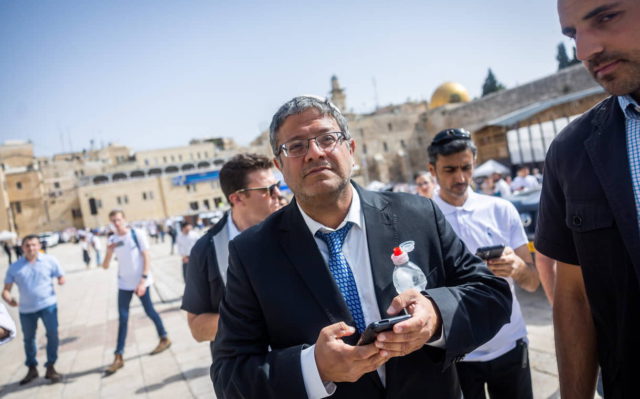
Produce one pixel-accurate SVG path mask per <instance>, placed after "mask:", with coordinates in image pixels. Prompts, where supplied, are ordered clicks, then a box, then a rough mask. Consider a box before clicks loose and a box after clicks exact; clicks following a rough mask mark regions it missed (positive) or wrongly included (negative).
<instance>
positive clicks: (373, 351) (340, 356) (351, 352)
mask: <svg viewBox="0 0 640 399" xmlns="http://www.w3.org/2000/svg"><path fill="white" fill-rule="evenodd" d="M355 332H356V329H355V328H354V327H351V326H348V325H347V324H345V323H344V322H339V323H336V324H332V325H330V326H327V327H325V328H323V329H322V330H320V335H319V336H318V340H317V341H316V346H315V359H316V366H317V367H318V372H319V374H320V378H321V379H322V381H323V382H325V383H326V382H354V381H357V380H358V379H359V378H360V377H362V376H363V375H364V374H366V373H369V372H371V371H374V370H375V369H377V368H378V367H380V366H382V365H383V364H384V363H385V362H386V361H387V360H389V354H388V353H387V352H386V351H384V350H380V349H378V348H377V347H376V346H375V345H373V344H369V345H361V346H352V345H349V344H346V343H345V342H344V341H343V340H342V337H348V336H350V335H353V334H354V333H355Z"/></svg>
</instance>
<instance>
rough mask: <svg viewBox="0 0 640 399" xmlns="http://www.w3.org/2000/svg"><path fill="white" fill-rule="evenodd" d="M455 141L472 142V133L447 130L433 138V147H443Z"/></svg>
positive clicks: (461, 130) (463, 130) (462, 130)
mask: <svg viewBox="0 0 640 399" xmlns="http://www.w3.org/2000/svg"><path fill="white" fill-rule="evenodd" d="M453 140H471V133H469V132H468V131H467V130H465V129H447V130H443V131H441V132H439V133H438V134H436V136H435V137H434V138H433V141H432V142H431V145H443V144H446V143H448V142H450V141H453Z"/></svg>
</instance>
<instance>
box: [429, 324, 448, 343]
mask: <svg viewBox="0 0 640 399" xmlns="http://www.w3.org/2000/svg"><path fill="white" fill-rule="evenodd" d="M438 334H439V335H440V338H438V339H436V340H435V341H429V342H427V343H426V344H425V345H427V346H433V347H434V348H444V345H445V344H446V343H447V342H446V340H445V338H444V333H443V331H442V325H440V331H438Z"/></svg>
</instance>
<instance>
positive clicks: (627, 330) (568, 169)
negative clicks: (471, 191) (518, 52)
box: [536, 0, 640, 398]
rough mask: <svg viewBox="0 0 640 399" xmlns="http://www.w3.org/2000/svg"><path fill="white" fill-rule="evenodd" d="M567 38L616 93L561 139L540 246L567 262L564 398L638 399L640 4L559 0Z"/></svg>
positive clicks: (559, 326) (548, 171)
mask: <svg viewBox="0 0 640 399" xmlns="http://www.w3.org/2000/svg"><path fill="white" fill-rule="evenodd" d="M558 11H559V14H560V22H561V25H562V32H563V33H564V34H565V35H567V36H569V37H570V38H573V39H574V40H575V43H576V48H577V57H578V58H579V59H581V60H582V61H583V63H584V65H585V67H586V68H587V69H588V70H589V72H591V74H592V75H593V77H594V78H595V79H596V80H597V81H598V83H599V84H600V85H602V86H603V87H604V88H605V89H606V90H607V91H608V92H609V93H610V94H611V95H612V97H609V98H607V99H606V100H604V101H603V102H601V103H600V104H598V105H596V106H595V107H594V108H593V109H591V110H590V111H588V112H587V113H586V114H584V115H583V116H582V117H580V118H578V119H576V120H575V121H574V122H573V123H571V124H570V125H569V126H567V128H565V129H564V131H563V132H562V133H561V134H560V135H559V136H558V137H557V138H556V139H555V141H554V142H553V144H552V145H551V147H550V148H549V152H548V154H547V159H546V163H545V177H544V184H543V189H542V198H541V202H540V214H539V219H538V231H537V236H536V247H537V248H538V250H539V251H540V252H541V253H543V254H545V255H547V256H549V257H551V258H553V259H556V260H558V266H557V281H556V287H555V298H554V325H555V339H556V354H557V357H558V369H559V373H560V391H561V396H562V397H563V398H592V397H593V394H594V387H595V382H596V372H597V365H598V363H599V364H600V366H601V369H602V378H603V383H604V394H605V397H606V398H609V397H611V398H627V397H636V395H637V390H638V388H637V382H636V380H637V376H638V372H639V371H640V366H639V363H638V359H640V345H638V344H637V336H638V332H639V331H640V285H639V280H640V232H639V230H640V229H639V224H638V222H639V220H638V219H639V218H638V214H639V212H640V107H639V106H638V102H639V101H640V23H639V21H640V1H637V0H619V1H613V0H559V1H558Z"/></svg>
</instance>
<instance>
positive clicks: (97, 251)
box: [94, 249, 102, 267]
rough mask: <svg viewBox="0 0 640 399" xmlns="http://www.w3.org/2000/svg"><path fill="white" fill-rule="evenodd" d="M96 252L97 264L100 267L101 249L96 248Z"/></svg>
mask: <svg viewBox="0 0 640 399" xmlns="http://www.w3.org/2000/svg"><path fill="white" fill-rule="evenodd" d="M94 251H95V253H96V266H98V267H100V266H101V265H102V254H101V253H100V250H99V249H95V250H94Z"/></svg>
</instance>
